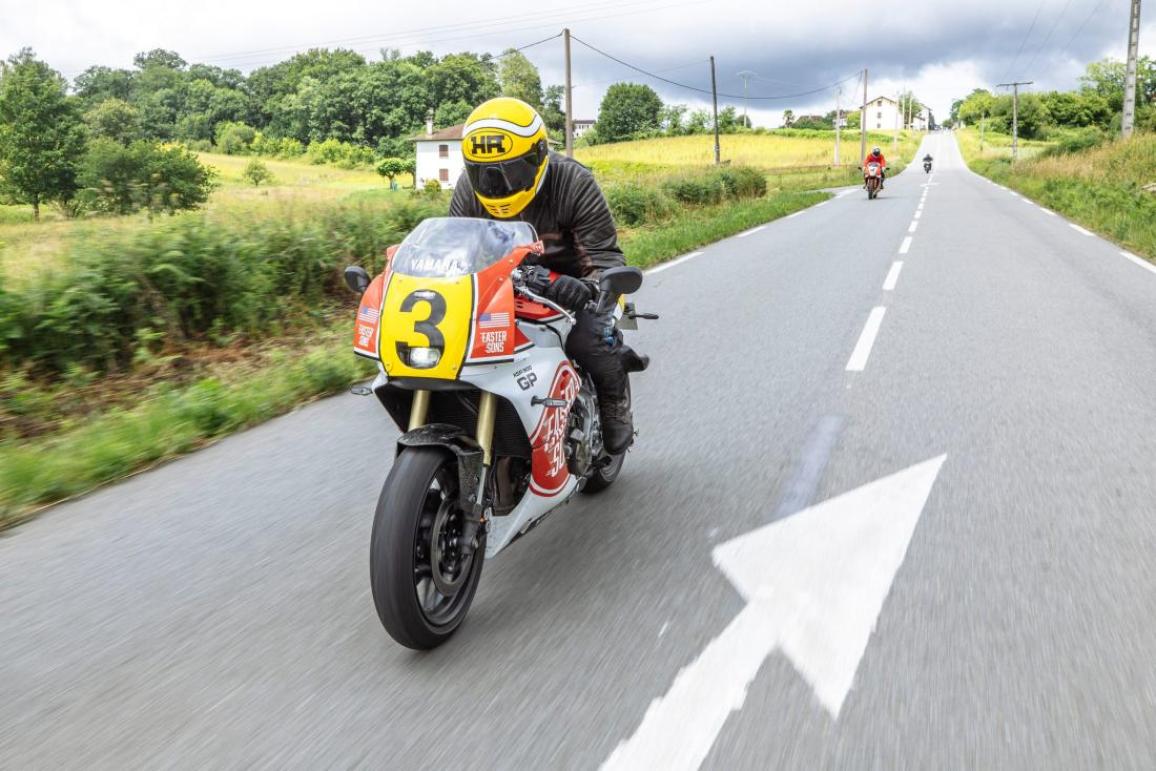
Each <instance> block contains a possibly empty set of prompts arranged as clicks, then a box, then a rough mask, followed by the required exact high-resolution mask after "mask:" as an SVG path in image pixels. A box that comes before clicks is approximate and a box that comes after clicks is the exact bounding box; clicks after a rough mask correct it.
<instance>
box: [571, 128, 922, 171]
mask: <svg viewBox="0 0 1156 771" xmlns="http://www.w3.org/2000/svg"><path fill="white" fill-rule="evenodd" d="M807 133H808V134H811V133H814V134H818V135H819V136H780V135H777V134H774V133H770V134H724V135H723V136H722V137H721V138H720V140H719V147H720V154H721V156H722V160H723V161H724V162H730V163H734V164H739V165H743V166H755V167H757V168H760V169H766V170H773V169H780V168H784V167H786V168H790V167H798V166H825V165H830V164H833V163H834V153H835V132H834V131H827V132H807ZM891 139H892V138H891V135H890V134H876V133H871V134H869V135H868V142H869V143H873V144H878V145H880V146H882V147H883V148H884V151H885V152H886V151H887V150H888V149H889V148H890V146H891ZM901 141H903V142H904V143H908V144H909V143H911V142H912V135H911V134H908V133H906V132H905V133H904V135H903V136H902V137H901ZM901 154H903V153H902V151H901ZM574 156H575V157H576V158H577V159H578V160H580V161H582V162H583V163H586V164H593V165H594V166H595V167H596V168H597V166H598V165H600V164H602V163H605V162H615V163H634V164H642V166H640V167H639V170H645V169H646V168H647V167H649V166H707V165H710V164H712V163H714V137H713V136H710V135H709V134H697V135H694V136H684V137H662V138H658V139H642V140H638V141H636V142H618V143H615V144H609V145H595V146H593V147H583V148H579V149H578V150H575V152H574ZM840 156H841V159H842V161H843V163H844V164H849V165H851V166H855V165H857V162H858V160H859V158H858V156H859V134H858V132H856V131H845V132H843V141H842V145H841V152H840Z"/></svg>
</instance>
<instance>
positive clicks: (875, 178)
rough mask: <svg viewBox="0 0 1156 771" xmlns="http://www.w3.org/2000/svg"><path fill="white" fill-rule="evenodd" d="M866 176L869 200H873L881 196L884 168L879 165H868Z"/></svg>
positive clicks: (865, 182) (865, 183) (865, 181)
mask: <svg viewBox="0 0 1156 771" xmlns="http://www.w3.org/2000/svg"><path fill="white" fill-rule="evenodd" d="M864 176H865V179H864V180H863V183H864V185H865V186H866V187H867V199H868V200H871V199H873V198H875V197H876V196H877V195H879V188H880V187H882V186H883V168H882V167H881V166H880V165H879V164H878V163H868V164H867V170H866V171H865V172H864Z"/></svg>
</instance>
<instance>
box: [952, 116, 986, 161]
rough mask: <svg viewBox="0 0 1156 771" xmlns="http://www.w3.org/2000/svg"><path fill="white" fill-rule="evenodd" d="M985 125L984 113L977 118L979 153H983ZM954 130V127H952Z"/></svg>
mask: <svg viewBox="0 0 1156 771" xmlns="http://www.w3.org/2000/svg"><path fill="white" fill-rule="evenodd" d="M986 125H987V113H986V112H984V113H983V114H982V115H980V118H979V151H980V153H982V152H983V129H984V127H985V126H986ZM953 128H954V127H953Z"/></svg>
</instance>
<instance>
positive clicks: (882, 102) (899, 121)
mask: <svg viewBox="0 0 1156 771" xmlns="http://www.w3.org/2000/svg"><path fill="white" fill-rule="evenodd" d="M902 107H903V106H902V105H901V104H900V103H899V102H896V101H895V100H894V99H889V98H887V97H886V96H877V97H875V98H874V99H872V100H871V101H870V102H868V103H867V110H866V114H867V128H868V130H874V131H894V130H895V129H897V128H903V127H904V125H903V115H902V114H901V112H900V111H901V109H902ZM909 128H911V129H912V130H914V131H927V113H926V112H925V111H923V110H921V111H920V112H919V113H918V114H917V115H912V116H911V125H910V127H909Z"/></svg>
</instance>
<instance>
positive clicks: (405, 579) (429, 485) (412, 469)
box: [369, 447, 486, 650]
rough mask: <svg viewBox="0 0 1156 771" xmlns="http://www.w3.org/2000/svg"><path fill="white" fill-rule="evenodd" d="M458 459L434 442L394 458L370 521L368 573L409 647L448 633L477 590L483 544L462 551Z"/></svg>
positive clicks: (384, 613)
mask: <svg viewBox="0 0 1156 771" xmlns="http://www.w3.org/2000/svg"><path fill="white" fill-rule="evenodd" d="M459 500H460V496H459V494H458V470H457V460H456V458H455V457H454V456H453V455H452V454H450V453H449V452H447V451H445V450H442V449H439V448H436V447H412V448H407V449H406V450H404V451H403V452H402V453H401V454H400V455H399V456H398V458H397V461H396V462H395V463H394V464H393V469H392V470H391V471H390V473H389V477H388V478H387V479H386V480H385V486H384V487H383V488H382V490H381V497H380V498H379V499H378V502H377V511H376V513H375V514H374V520H373V535H372V536H371V538H370V552H369V578H370V586H371V588H372V590H373V604H374V606H375V607H376V608H377V615H378V618H380V619H381V624H382V626H384V627H385V631H387V632H389V635H390V637H392V638H393V639H394V640H396V641H397V642H399V643H401V644H402V645H404V646H406V647H407V648H414V649H417V650H428V649H430V648H436V647H437V646H439V645H441V644H442V643H443V642H445V641H446V640H448V639H449V637H450V635H452V634H453V633H454V631H455V630H456V629H457V628H458V626H459V625H460V624H461V623H462V620H463V619H464V618H465V617H466V611H468V610H469V607H470V603H471V602H472V601H473V599H474V593H475V592H476V591H477V589H478V582H479V580H480V579H481V575H482V562H483V560H484V554H485V549H486V539H485V534H484V533H481V532H479V534H478V548H477V549H476V550H475V551H474V553H473V554H472V555H470V556H468V557H466V556H464V555H463V554H462V548H461V547H462V545H463V544H462V539H461V535H462V530H463V529H464V527H465V518H466V512H465V511H463V510H462V509H461V507H460V506H459V504H458V501H459Z"/></svg>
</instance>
